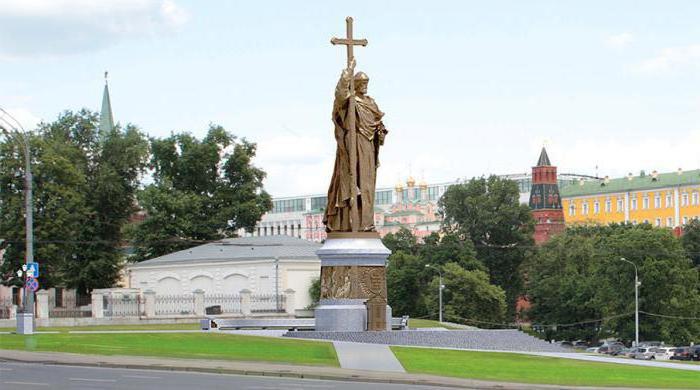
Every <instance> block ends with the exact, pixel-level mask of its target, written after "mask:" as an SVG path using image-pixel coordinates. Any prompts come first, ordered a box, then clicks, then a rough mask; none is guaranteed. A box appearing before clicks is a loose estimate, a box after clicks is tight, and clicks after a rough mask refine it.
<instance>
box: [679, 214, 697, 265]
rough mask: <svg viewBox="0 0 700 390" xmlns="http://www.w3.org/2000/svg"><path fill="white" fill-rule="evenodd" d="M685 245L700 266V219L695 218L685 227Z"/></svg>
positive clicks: (682, 239) (690, 255) (683, 239)
mask: <svg viewBox="0 0 700 390" xmlns="http://www.w3.org/2000/svg"><path fill="white" fill-rule="evenodd" d="M681 242H682V243H683V247H684V248H685V251H686V252H687V253H688V256H689V257H690V258H691V259H692V260H693V264H695V266H696V267H700V220H698V219H693V220H691V221H689V222H688V223H687V224H686V225H685V226H684V227H683V236H682V238H681Z"/></svg>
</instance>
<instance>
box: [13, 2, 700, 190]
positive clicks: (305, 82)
mask: <svg viewBox="0 0 700 390" xmlns="http://www.w3.org/2000/svg"><path fill="white" fill-rule="evenodd" d="M346 3H347V4H348V5H344V4H346ZM0 10H2V12H1V13H0V107H3V108H5V109H7V110H9V111H10V112H12V113H13V114H15V116H17V117H18V118H20V120H22V122H23V123H24V124H25V126H27V127H32V125H33V123H35V122H36V121H38V120H42V119H43V120H47V121H48V120H53V119H55V118H56V116H57V115H58V113H59V112H61V111H62V110H65V109H74V110H75V109H79V108H82V107H87V108H90V109H94V110H97V109H99V106H100V98H101V92H102V85H103V78H102V74H103V72H104V71H105V70H109V72H110V90H111V94H112V105H113V110H114V115H115V119H116V120H117V121H119V122H121V123H127V122H131V123H134V124H136V125H138V126H139V127H140V128H141V129H142V130H143V131H144V132H146V133H148V134H149V135H152V136H165V135H168V134H170V133H171V132H173V131H189V132H192V133H194V134H196V135H203V134H204V132H205V131H206V129H207V127H208V124H209V123H216V124H221V125H223V126H224V127H226V128H227V129H229V130H230V131H232V132H233V133H235V134H236V135H238V136H241V137H246V138H248V139H249V140H252V141H255V142H257V143H258V146H259V156H258V158H257V160H256V163H257V164H258V165H259V166H261V167H262V168H264V169H265V170H266V171H267V172H268V178H267V180H266V188H267V189H268V190H269V191H270V192H271V193H272V194H273V195H275V196H285V195H296V194H306V193H321V192H324V191H325V190H326V186H327V183H328V181H329V179H330V173H331V168H332V164H333V157H334V153H335V151H334V140H333V136H332V123H331V121H330V110H331V107H332V95H333V89H334V87H335V83H336V81H337V77H338V75H339V73H340V70H341V69H342V67H343V66H344V64H345V51H344V50H343V49H341V48H339V47H334V46H332V45H331V44H330V43H329V39H330V38H331V36H341V35H343V34H344V31H345V25H344V18H345V17H346V16H348V15H352V16H353V17H354V18H355V35H356V36H357V37H361V38H367V39H368V40H369V46H367V47H366V48H358V49H356V56H357V62H358V69H359V70H363V71H365V72H366V73H368V74H369V76H370V78H371V80H370V85H369V93H370V95H372V96H373V97H374V98H375V99H376V100H377V102H378V104H379V106H380V108H381V109H382V110H383V111H384V112H386V117H385V118H386V120H385V124H386V126H387V128H388V129H389V131H390V133H389V135H388V138H387V141H386V146H385V148H384V150H382V153H381V156H380V159H381V161H382V166H381V167H380V170H379V178H378V185H380V186H391V185H393V184H394V183H395V182H396V181H398V180H399V179H405V177H406V176H408V174H409V173H411V174H412V175H413V176H415V177H417V178H421V177H424V178H425V179H426V180H428V181H430V182H435V181H447V180H454V179H455V178H458V177H471V176H479V175H482V174H489V173H498V174H504V173H517V172H526V171H528V170H529V169H530V166H531V165H532V164H533V163H534V162H535V161H536V160H537V156H538V153H539V148H540V147H541V146H542V145H543V144H545V143H546V145H547V147H548V151H549V154H550V157H551V159H552V160H553V163H554V164H556V165H558V166H559V169H560V172H576V173H586V174H594V173H595V172H596V166H598V171H599V173H600V175H610V176H621V175H625V174H627V173H628V172H635V173H637V172H639V170H642V169H645V170H647V171H651V170H654V169H656V170H659V171H670V170H675V169H677V168H679V167H682V168H684V169H696V168H700V152H699V150H698V148H699V147H700V24H698V23H697V15H700V2H696V1H666V2H658V1H656V2H652V1H648V2H643V1H616V2H607V1H588V2H561V1H528V2H522V1H491V2H483V1H482V2H477V1H454V2H447V1H444V2H443V1H432V2H425V1H416V2H412V1H383V2H377V1H375V2H371V1H366V2H365V1H353V2H329V1H304V2H301V1H297V2H282V1H279V2H271V1H259V2H251V1H206V2H203V1H199V2H197V1H185V0H166V1H164V0H124V1H91V0H0Z"/></svg>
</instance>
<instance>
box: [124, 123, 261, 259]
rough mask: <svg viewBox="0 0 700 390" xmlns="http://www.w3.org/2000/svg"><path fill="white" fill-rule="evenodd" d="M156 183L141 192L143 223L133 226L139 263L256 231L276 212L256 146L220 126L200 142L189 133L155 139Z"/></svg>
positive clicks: (131, 232)
mask: <svg viewBox="0 0 700 390" xmlns="http://www.w3.org/2000/svg"><path fill="white" fill-rule="evenodd" d="M151 150H152V157H151V166H152V167H153V170H154V173H153V179H154V183H153V184H151V185H148V186H146V187H145V188H144V189H143V190H142V191H140V192H139V194H138V200H139V204H140V206H141V207H142V208H143V209H144V211H146V214H147V218H146V220H145V221H144V222H142V223H139V224H137V225H135V226H133V227H132V229H131V231H130V235H131V237H132V238H133V243H134V246H135V248H136V256H135V260H138V261H140V260H145V259H149V258H152V257H157V256H162V255H164V254H167V253H170V252H173V251H177V250H182V249H187V248H189V247H192V246H195V245H197V244H198V243H200V242H203V241H209V240H217V239H221V238H224V237H232V236H235V234H236V231H237V230H238V229H241V228H245V229H252V228H253V227H254V226H255V224H256V223H257V221H258V220H259V219H260V217H261V216H262V215H263V214H264V213H265V212H267V211H268V210H270V209H271V208H272V200H271V198H270V195H269V194H268V193H267V192H265V191H264V190H263V179H264V178H265V172H263V171H262V170H261V169H259V168H257V167H255V166H254V165H253V164H252V160H253V158H254V157H255V152H256V146H255V144H253V143H250V142H248V141H246V140H245V139H241V140H238V139H237V138H236V137H235V136H233V135H232V134H230V133H228V132H227V131H226V130H225V129H224V128H223V127H221V126H213V125H212V126H210V128H209V131H208V133H207V136H206V137H204V139H202V140H201V141H200V140H198V139H196V138H195V137H193V136H192V135H190V134H187V133H180V134H174V135H172V136H170V137H167V138H162V139H156V138H154V139H151Z"/></svg>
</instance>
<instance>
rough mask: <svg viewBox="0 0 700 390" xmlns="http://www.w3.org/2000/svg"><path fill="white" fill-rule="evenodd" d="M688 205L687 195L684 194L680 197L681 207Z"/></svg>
mask: <svg viewBox="0 0 700 390" xmlns="http://www.w3.org/2000/svg"><path fill="white" fill-rule="evenodd" d="M687 205H688V193H687V192H684V193H683V195H681V206H687Z"/></svg>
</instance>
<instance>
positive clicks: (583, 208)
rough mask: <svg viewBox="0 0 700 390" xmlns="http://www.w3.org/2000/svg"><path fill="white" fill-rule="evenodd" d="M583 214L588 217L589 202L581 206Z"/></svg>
mask: <svg viewBox="0 0 700 390" xmlns="http://www.w3.org/2000/svg"><path fill="white" fill-rule="evenodd" d="M581 214H583V215H588V202H583V205H581Z"/></svg>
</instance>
